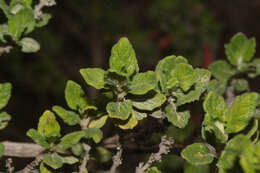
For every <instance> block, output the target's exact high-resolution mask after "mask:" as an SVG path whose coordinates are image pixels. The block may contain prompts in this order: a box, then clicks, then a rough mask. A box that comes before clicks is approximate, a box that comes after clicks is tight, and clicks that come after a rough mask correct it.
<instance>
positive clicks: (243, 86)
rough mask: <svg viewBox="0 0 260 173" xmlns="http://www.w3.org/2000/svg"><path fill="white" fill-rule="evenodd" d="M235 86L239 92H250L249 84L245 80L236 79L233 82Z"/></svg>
mask: <svg viewBox="0 0 260 173" xmlns="http://www.w3.org/2000/svg"><path fill="white" fill-rule="evenodd" d="M233 85H234V87H235V89H236V90H237V91H247V90H249V84H248V82H247V80H245V79H235V80H233Z"/></svg>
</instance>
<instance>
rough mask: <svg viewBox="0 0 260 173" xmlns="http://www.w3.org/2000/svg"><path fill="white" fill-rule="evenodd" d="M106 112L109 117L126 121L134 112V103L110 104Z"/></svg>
mask: <svg viewBox="0 0 260 173" xmlns="http://www.w3.org/2000/svg"><path fill="white" fill-rule="evenodd" d="M106 110H107V112H108V116H109V117H111V118H118V119H121V120H126V119H128V117H129V115H130V114H131V112H132V103H131V102H129V101H125V102H109V103H108V104H107V107H106Z"/></svg>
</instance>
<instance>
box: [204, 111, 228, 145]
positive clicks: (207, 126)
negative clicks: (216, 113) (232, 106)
mask: <svg viewBox="0 0 260 173" xmlns="http://www.w3.org/2000/svg"><path fill="white" fill-rule="evenodd" d="M207 116H209V115H208V114H206V116H205V120H204V121H203V126H202V129H201V133H202V138H203V139H205V140H206V138H207V137H206V131H208V132H210V133H212V132H214V134H215V135H216V138H217V139H218V140H219V141H220V142H221V143H226V142H227V140H228V134H227V132H226V131H225V127H224V123H222V122H220V121H216V120H215V121H214V120H207V118H206V117H207Z"/></svg>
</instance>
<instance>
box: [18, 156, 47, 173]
mask: <svg viewBox="0 0 260 173" xmlns="http://www.w3.org/2000/svg"><path fill="white" fill-rule="evenodd" d="M42 159H43V155H42V154H40V155H38V156H37V157H36V158H35V160H34V161H32V162H31V163H30V164H28V165H27V166H26V167H25V168H24V169H23V170H22V173H30V172H31V171H32V170H33V169H34V168H35V167H36V166H38V165H39V164H40V163H41V161H42Z"/></svg>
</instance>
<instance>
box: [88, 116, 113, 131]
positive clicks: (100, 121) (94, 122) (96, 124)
mask: <svg viewBox="0 0 260 173" xmlns="http://www.w3.org/2000/svg"><path fill="white" fill-rule="evenodd" d="M107 118H108V115H104V116H102V117H100V118H98V119H95V120H92V121H91V122H90V123H89V126H88V127H89V128H98V129H100V128H101V127H103V126H104V125H105V123H106V121H107Z"/></svg>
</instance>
